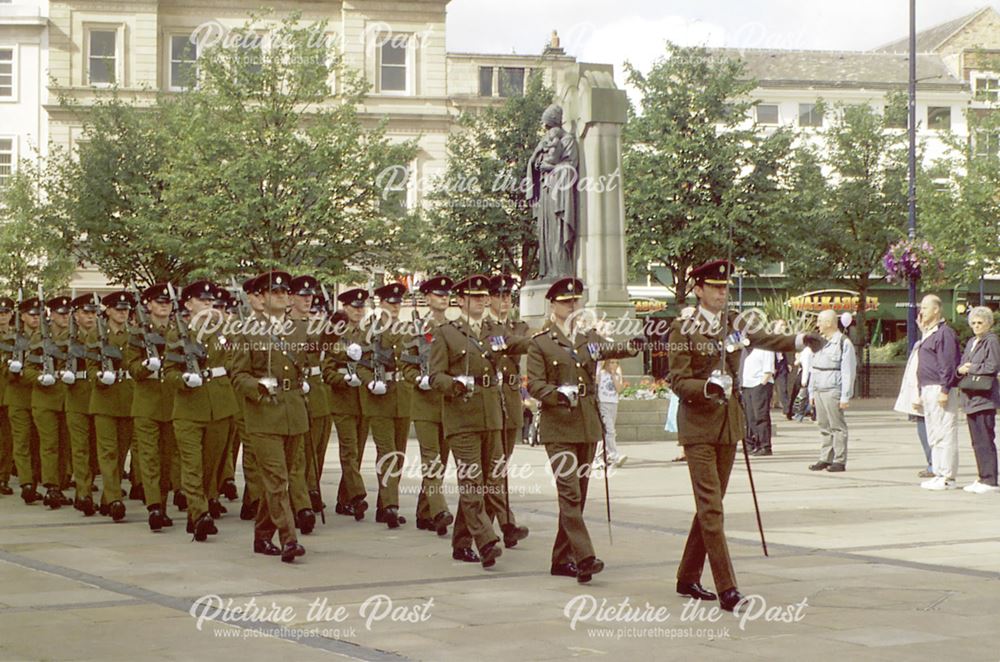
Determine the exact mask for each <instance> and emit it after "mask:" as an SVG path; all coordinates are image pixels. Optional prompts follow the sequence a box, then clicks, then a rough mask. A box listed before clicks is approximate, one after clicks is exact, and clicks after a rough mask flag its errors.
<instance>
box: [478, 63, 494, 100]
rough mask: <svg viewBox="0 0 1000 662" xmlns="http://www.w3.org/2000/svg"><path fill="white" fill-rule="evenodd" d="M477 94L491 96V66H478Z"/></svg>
mask: <svg viewBox="0 0 1000 662" xmlns="http://www.w3.org/2000/svg"><path fill="white" fill-rule="evenodd" d="M479 96H481V97H491V96H493V67H479Z"/></svg>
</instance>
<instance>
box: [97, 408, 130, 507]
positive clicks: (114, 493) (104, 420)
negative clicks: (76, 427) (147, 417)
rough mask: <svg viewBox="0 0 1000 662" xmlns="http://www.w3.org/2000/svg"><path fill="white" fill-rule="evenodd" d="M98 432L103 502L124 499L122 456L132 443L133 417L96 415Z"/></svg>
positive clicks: (98, 458) (98, 457) (107, 502)
mask: <svg viewBox="0 0 1000 662" xmlns="http://www.w3.org/2000/svg"><path fill="white" fill-rule="evenodd" d="M94 431H95V432H96V434H97V463H98V464H99V465H100V467H101V477H102V479H101V483H102V485H103V486H104V489H103V490H101V503H102V504H104V505H109V504H111V503H114V502H115V501H121V500H122V462H123V460H122V457H123V456H124V455H125V453H126V452H127V451H128V447H129V445H130V444H131V443H132V419H131V418H117V417H115V416H105V415H103V414H95V415H94Z"/></svg>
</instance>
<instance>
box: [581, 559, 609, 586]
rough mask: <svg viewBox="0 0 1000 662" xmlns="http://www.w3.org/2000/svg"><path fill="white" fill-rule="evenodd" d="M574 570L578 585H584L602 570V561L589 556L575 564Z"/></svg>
mask: <svg viewBox="0 0 1000 662" xmlns="http://www.w3.org/2000/svg"><path fill="white" fill-rule="evenodd" d="M576 568H577V573H576V581H577V582H579V583H580V584H586V583H587V582H589V581H590V580H591V579H592V578H593V576H594V575H596V574H597V573H599V572H600V571H602V570H604V561H602V560H601V559H599V558H597V557H596V556H589V557H587V558H585V559H584V560H582V561H580V562H579V563H577V564H576Z"/></svg>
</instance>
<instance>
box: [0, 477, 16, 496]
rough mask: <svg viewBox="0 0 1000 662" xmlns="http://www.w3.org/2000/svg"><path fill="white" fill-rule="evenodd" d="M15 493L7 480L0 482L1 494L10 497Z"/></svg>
mask: <svg viewBox="0 0 1000 662" xmlns="http://www.w3.org/2000/svg"><path fill="white" fill-rule="evenodd" d="M13 493H14V490H12V489H11V487H10V485H8V484H7V481H5V480H3V481H0V494H3V495H5V496H10V495H11V494H13Z"/></svg>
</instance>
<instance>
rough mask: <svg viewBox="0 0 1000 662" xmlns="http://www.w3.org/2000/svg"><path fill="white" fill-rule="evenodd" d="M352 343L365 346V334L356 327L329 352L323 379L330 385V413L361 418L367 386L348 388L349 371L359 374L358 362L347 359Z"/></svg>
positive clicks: (349, 327) (349, 329)
mask: <svg viewBox="0 0 1000 662" xmlns="http://www.w3.org/2000/svg"><path fill="white" fill-rule="evenodd" d="M352 343H355V344H358V345H362V346H363V345H364V344H365V334H364V332H363V331H362V330H361V329H359V328H358V327H356V326H348V327H347V329H345V331H344V335H343V336H341V337H340V338H339V339H338V340H337V341H336V342H335V343H334V345H333V348H332V349H331V350H330V351H329V352H327V354H326V359H325V360H324V361H323V379H324V380H325V381H326V383H327V384H329V385H330V413H331V414H346V415H348V416H357V417H360V416H361V391H362V390H363V389H364V388H365V385H364V383H362V384H361V386H348V385H347V383H346V381H345V380H346V379H347V371H348V370H351V371H353V372H355V373H357V372H358V364H357V362H356V361H351V360H350V359H349V358H348V357H347V346H348V345H350V344H352ZM359 377H360V375H359Z"/></svg>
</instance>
